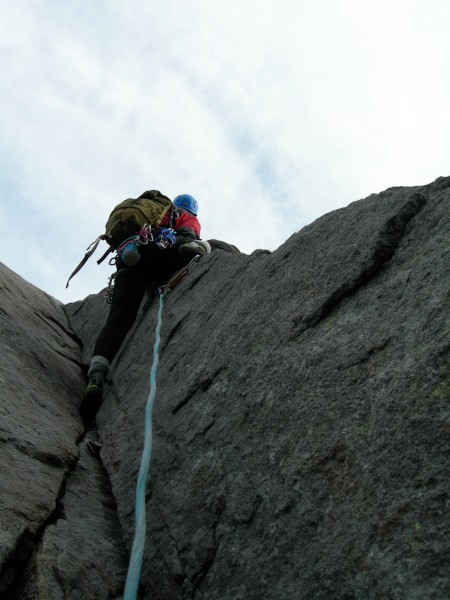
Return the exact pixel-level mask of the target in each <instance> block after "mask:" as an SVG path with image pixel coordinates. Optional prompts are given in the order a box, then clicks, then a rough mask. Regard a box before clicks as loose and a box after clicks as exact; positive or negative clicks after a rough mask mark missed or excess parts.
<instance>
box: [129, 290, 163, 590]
mask: <svg viewBox="0 0 450 600" xmlns="http://www.w3.org/2000/svg"><path fill="white" fill-rule="evenodd" d="M162 309H163V294H162V293H161V290H160V294H159V310H158V324H157V326H156V334H155V345H154V347H153V365H152V369H151V371H150V392H149V395H148V400H147V406H146V408H145V425H144V450H143V452H142V458H141V466H140V468H139V475H138V480H137V485H136V506H135V527H134V540H133V547H132V550H131V557H130V564H129V566H128V573H127V581H126V583H125V592H124V596H123V600H135V599H136V595H137V591H138V588H139V582H140V579H141V570H142V559H143V556H144V548H145V534H146V515H145V490H146V487H147V476H148V470H149V466H150V459H151V455H152V413H153V404H154V402H155V395H156V371H157V369H158V363H159V344H160V341H161V323H162Z"/></svg>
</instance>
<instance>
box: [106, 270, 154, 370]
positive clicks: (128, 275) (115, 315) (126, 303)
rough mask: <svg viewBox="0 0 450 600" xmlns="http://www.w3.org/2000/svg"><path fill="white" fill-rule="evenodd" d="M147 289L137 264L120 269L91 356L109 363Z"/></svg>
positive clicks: (134, 318)
mask: <svg viewBox="0 0 450 600" xmlns="http://www.w3.org/2000/svg"><path fill="white" fill-rule="evenodd" d="M147 286H148V279H147V278H146V277H145V272H144V273H143V269H142V267H141V265H140V263H138V264H137V265H135V266H133V267H130V268H129V269H120V270H119V271H118V273H117V276H116V280H115V282H114V290H113V297H112V303H111V308H110V311H109V315H108V318H107V320H106V323H105V325H104V326H103V329H102V330H101V332H100V334H99V336H98V338H97V341H96V343H95V346H94V356H104V357H105V358H106V359H108V361H109V362H110V363H111V362H112V361H113V359H114V357H115V356H116V354H117V352H118V351H119V349H120V346H121V345H122V343H123V341H124V339H125V337H126V335H127V333H128V332H129V330H130V329H131V327H132V326H133V323H134V321H135V320H136V315H137V313H138V310H139V306H140V304H141V302H142V298H143V297H144V294H145V290H146V288H147Z"/></svg>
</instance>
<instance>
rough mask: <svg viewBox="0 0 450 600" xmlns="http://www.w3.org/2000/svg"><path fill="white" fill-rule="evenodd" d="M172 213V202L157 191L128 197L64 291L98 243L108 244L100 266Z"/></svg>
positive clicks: (110, 217)
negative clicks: (112, 253)
mask: <svg viewBox="0 0 450 600" xmlns="http://www.w3.org/2000/svg"><path fill="white" fill-rule="evenodd" d="M171 210H172V201H171V200H170V199H169V198H168V197H167V196H164V194H161V192H159V191H158V190H149V191H147V192H144V193H143V194H141V195H140V196H139V198H127V199H126V200H124V201H123V202H121V203H120V204H118V205H117V206H115V207H114V209H113V211H112V212H111V214H110V215H109V218H108V220H107V222H106V225H105V233H103V234H102V235H100V236H99V237H98V238H97V239H96V240H95V241H94V242H92V244H90V246H89V247H88V248H87V252H86V254H85V255H84V258H83V260H82V261H81V262H80V264H79V265H78V266H77V267H76V269H75V270H74V271H73V273H72V274H71V276H70V277H69V279H68V280H67V284H66V288H67V287H69V282H70V280H71V279H72V277H73V276H74V275H76V274H77V273H78V271H79V270H80V269H81V268H82V267H83V266H84V265H85V264H86V262H87V260H88V259H89V258H90V257H91V256H92V255H93V254H94V252H95V250H96V249H97V246H98V245H99V243H100V241H101V240H105V241H106V242H107V243H108V244H109V248H108V250H107V251H106V252H105V254H104V255H103V256H102V257H101V258H100V259H99V260H98V261H97V263H98V264H100V263H101V262H102V261H103V260H104V259H105V258H106V257H107V256H108V254H109V253H110V252H113V251H114V250H115V249H117V248H118V246H120V244H121V243H122V242H123V241H124V240H126V239H127V238H129V237H131V236H132V235H135V234H137V233H138V232H139V231H140V230H141V229H142V227H143V226H144V225H151V226H153V227H157V226H158V225H159V224H160V223H161V221H162V220H163V218H164V217H165V215H166V213H167V212H168V211H171Z"/></svg>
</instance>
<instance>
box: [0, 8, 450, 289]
mask: <svg viewBox="0 0 450 600" xmlns="http://www.w3.org/2000/svg"><path fill="white" fill-rule="evenodd" d="M1 17H2V18H1V19H0V44H1V52H0V56H1V58H0V76H1V79H2V85H3V89H4V94H3V95H2V98H1V99H0V124H1V130H2V136H1V138H0V155H1V157H2V164H3V167H4V171H3V174H1V175H0V185H1V190H2V199H1V212H0V214H1V220H0V229H1V232H0V234H1V236H2V240H3V241H4V243H3V255H2V257H0V260H2V261H4V262H5V263H6V264H7V265H8V266H9V267H10V268H12V269H13V270H16V271H17V272H19V273H20V274H21V275H22V276H24V277H25V278H26V279H29V280H31V281H32V282H33V283H35V285H38V286H39V287H41V288H42V289H44V290H45V291H47V292H49V293H51V294H53V295H54V296H56V297H58V298H60V299H61V300H63V301H68V300H69V299H75V298H77V297H78V298H81V297H83V296H85V295H86V294H87V293H88V292H89V291H92V292H96V291H97V290H98V289H100V287H102V286H103V285H104V284H105V281H106V275H105V273H104V268H103V269H102V270H99V269H98V268H97V267H96V265H95V260H94V259H91V261H92V264H93V266H91V265H88V266H87V267H85V269H84V270H83V271H82V272H81V273H80V275H78V276H77V278H76V279H75V280H74V283H73V284H71V288H69V292H66V291H65V290H64V283H65V279H66V277H67V275H68V273H69V272H70V271H71V270H72V268H73V267H74V266H75V264H76V263H77V262H78V260H79V259H80V258H81V256H82V255H83V253H84V250H85V248H86V246H87V245H88V244H89V243H90V242H91V241H92V240H93V239H94V238H95V237H96V236H97V235H98V233H100V232H101V231H102V228H103V226H104V223H105V221H106V218H107V216H108V214H109V212H110V210H111V209H112V207H113V206H114V204H115V203H117V202H119V201H120V200H122V199H123V198H125V197H128V196H136V195H138V194H140V193H141V192H142V191H144V190H145V189H148V188H152V187H153V188H158V189H160V190H161V191H163V192H164V193H166V194H168V195H169V196H175V195H176V194H178V193H183V192H188V193H192V194H193V195H195V196H196V197H197V198H198V200H199V201H200V216H201V220H202V224H203V233H204V236H205V237H216V238H221V239H225V240H227V241H229V242H231V243H235V244H236V245H237V246H238V247H240V248H241V249H242V250H243V251H246V252H250V251H252V250H253V249H255V248H258V247H265V248H269V249H273V248H275V247H277V246H278V245H279V244H281V243H282V242H283V240H284V239H286V238H287V237H288V236H289V235H290V234H291V233H292V232H293V231H296V230H298V229H300V228H301V227H302V226H303V225H305V224H307V223H308V222H310V221H311V220H313V219H314V218H316V217H318V216H319V215H321V214H323V213H325V212H328V211H330V210H333V209H334V208H338V207H340V206H343V205H345V204H348V203H350V202H351V201H353V200H356V199H358V198H361V197H364V196H366V195H369V194H370V193H372V192H378V191H381V190H382V189H385V188H386V187H389V186H392V185H415V184H422V183H428V182H429V181H432V180H433V179H435V178H436V177H438V176H440V175H447V174H448V164H449V159H450V145H449V142H448V129H449V125H450V116H449V114H448V110H447V103H448V100H447V99H448V96H449V88H450V82H449V78H448V73H447V72H448V63H449V58H450V57H449V55H450V43H449V39H448V35H447V24H448V22H449V17H450V6H449V5H448V3H447V2H445V1H444V0H442V1H438V0H426V1H425V0H408V1H407V0H398V2H395V3H392V2H390V1H388V0H377V1H376V2H375V0H342V1H341V2H335V1H332V0H321V1H320V2H316V3H312V2H306V1H301V0H295V1H294V0H278V1H275V0H272V1H262V0H259V1H258V2H256V0H245V1H242V0H240V1H239V2H238V1H237V0H230V1H228V2H226V3H224V2H218V1H210V0H208V1H206V0H204V1H201V0H195V1H191V2H190V1H189V0H168V1H167V2H164V3H154V2H151V3H149V2H146V1H145V2H144V1H143V0H142V1H139V0H136V1H131V2H128V3H123V2H119V0H113V1H108V2H104V1H101V0H98V1H97V2H95V3H89V4H87V3H85V2H71V3H59V4H55V3H53V2H50V0H40V1H34V2H28V1H24V0H22V1H21V0H18V1H17V2H14V3H6V2H3V6H2V7H1ZM446 171H447V172H446ZM38 221H40V222H38ZM19 230H20V232H21V238H22V239H23V232H24V230H25V231H26V240H27V243H26V244H22V246H21V256H20V258H18V255H17V249H16V247H15V240H16V239H17V231H19ZM100 272H101V273H102V274H101V276H100V275H99V273H100Z"/></svg>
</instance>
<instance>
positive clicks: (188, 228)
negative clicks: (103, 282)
mask: <svg viewBox="0 0 450 600" xmlns="http://www.w3.org/2000/svg"><path fill="white" fill-rule="evenodd" d="M173 206H174V209H173V211H172V212H171V214H169V213H167V215H166V216H165V217H164V219H163V221H162V222H161V225H160V229H159V230H157V231H156V232H155V233H156V235H157V234H158V231H160V232H162V233H164V232H167V231H170V230H173V233H175V236H176V241H175V242H174V243H173V245H171V246H168V247H166V248H162V247H160V246H158V245H156V244H153V243H148V244H145V245H141V246H139V247H138V251H139V260H137V262H136V263H135V264H133V265H132V266H127V265H126V264H125V263H124V261H123V260H122V257H123V255H122V257H121V255H120V254H119V253H118V255H117V257H116V266H117V270H116V273H115V275H114V288H113V292H112V301H111V308H110V312H109V316H108V318H107V320H106V323H105V324H104V326H103V329H102V330H101V331H100V334H99V336H98V338H97V341H96V343H95V346H94V351H93V358H92V360H91V364H90V367H89V370H88V377H89V383H88V386H87V388H86V391H85V394H84V397H83V401H82V404H81V407H80V414H81V416H82V417H83V421H84V423H85V424H86V425H88V424H90V423H92V422H93V421H94V419H95V415H96V413H97V410H98V409H99V407H100V404H101V401H102V391H103V385H104V382H105V380H106V377H107V375H108V372H109V366H110V364H111V363H112V361H113V359H114V357H115V356H116V354H117V352H118V351H119V348H120V346H121V345H122V342H123V340H124V339H125V336H126V335H127V333H128V331H129V330H130V329H131V327H132V325H133V323H134V321H135V319H136V315H137V313H138V310H139V306H140V305H141V302H142V299H143V297H144V295H145V292H146V291H147V289H148V288H149V287H151V286H152V285H157V286H160V285H162V284H164V283H165V282H166V281H167V280H168V279H169V278H170V276H171V275H172V274H173V273H174V272H176V271H177V270H178V269H180V268H182V267H184V266H185V265H187V264H188V263H189V262H190V261H191V260H192V259H193V258H194V257H195V256H197V255H202V254H207V253H209V252H211V248H210V246H209V244H208V242H206V241H204V240H201V239H200V229H201V227H200V222H199V221H198V218H197V213H198V203H197V200H196V199H195V198H194V197H193V196H190V195H189V194H181V195H180V196H177V197H176V198H175V200H174V201H173ZM167 228H170V229H167Z"/></svg>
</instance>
